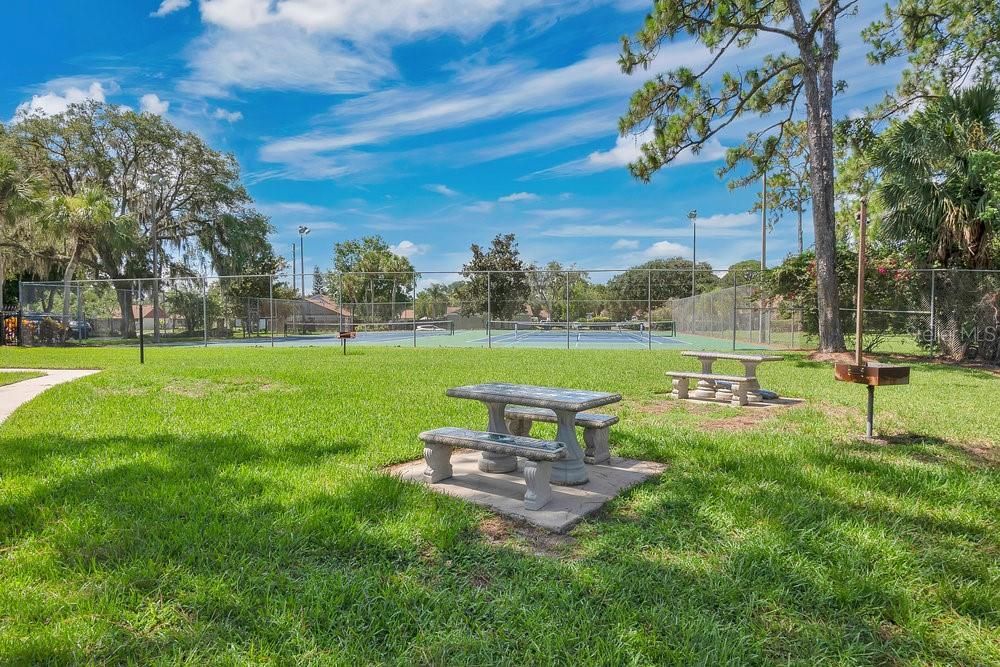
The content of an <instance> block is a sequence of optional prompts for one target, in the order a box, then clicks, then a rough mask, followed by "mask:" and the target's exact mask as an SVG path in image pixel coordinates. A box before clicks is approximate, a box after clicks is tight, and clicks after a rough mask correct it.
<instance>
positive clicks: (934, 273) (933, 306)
mask: <svg viewBox="0 0 1000 667" xmlns="http://www.w3.org/2000/svg"><path fill="white" fill-rule="evenodd" d="M936 278H937V269H931V344H930V350H929V354H930V356H932V357H933V356H934V348H935V347H936V346H937V304H936V300H937V295H936V294H935V293H934V291H935V287H936V284H935V283H936V282H937V280H936Z"/></svg>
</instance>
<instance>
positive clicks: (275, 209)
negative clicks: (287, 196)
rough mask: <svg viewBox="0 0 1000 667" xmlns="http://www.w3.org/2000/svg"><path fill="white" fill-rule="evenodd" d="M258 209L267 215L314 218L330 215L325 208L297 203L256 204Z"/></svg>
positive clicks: (328, 210)
mask: <svg viewBox="0 0 1000 667" xmlns="http://www.w3.org/2000/svg"><path fill="white" fill-rule="evenodd" d="M258 208H260V209H261V210H262V211H264V212H265V213H267V214H268V215H304V216H316V215H329V214H330V209H328V208H327V207H325V206H317V205H316V204H307V203H305V202H297V201H289V202H270V203H261V204H258Z"/></svg>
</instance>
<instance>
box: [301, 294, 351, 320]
mask: <svg viewBox="0 0 1000 667" xmlns="http://www.w3.org/2000/svg"><path fill="white" fill-rule="evenodd" d="M305 300H306V301H308V302H309V303H311V304H313V305H314V306H318V307H320V308H323V309H324V310H329V311H330V312H331V313H334V314H337V315H340V314H343V315H347V316H350V315H351V309H350V308H348V307H347V306H344V307H343V308H341V307H340V306H339V305H338V304H337V302H336V301H334V300H333V299H331V298H330V297H328V296H327V295H326V294H313V295H311V296H307V297H306V299H305Z"/></svg>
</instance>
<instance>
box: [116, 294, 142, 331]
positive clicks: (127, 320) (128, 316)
mask: <svg viewBox="0 0 1000 667" xmlns="http://www.w3.org/2000/svg"><path fill="white" fill-rule="evenodd" d="M115 291H116V292H117V293H118V308H119V309H120V310H121V314H122V330H121V336H122V338H123V339H125V338H131V337H132V335H133V334H134V333H135V326H134V319H133V317H132V290H130V289H128V288H126V289H117V286H116V290H115ZM139 316H140V317H142V313H139Z"/></svg>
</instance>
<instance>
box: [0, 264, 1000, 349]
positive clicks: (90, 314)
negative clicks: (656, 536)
mask: <svg viewBox="0 0 1000 667" xmlns="http://www.w3.org/2000/svg"><path fill="white" fill-rule="evenodd" d="M841 283H842V284H841V285H840V288H841V289H840V292H841V294H840V306H841V322H842V327H843V330H844V332H845V334H848V339H847V342H848V345H849V346H850V345H852V344H853V341H852V340H851V338H852V337H853V332H854V284H853V280H852V279H850V276H847V275H845V277H844V278H843V279H842V280H841ZM998 298H1000V272H997V271H960V270H912V269H909V270H903V269H896V270H893V271H892V272H890V273H888V274H886V273H885V269H884V268H878V269H877V270H874V271H872V272H870V276H869V280H868V282H866V290H865V342H864V344H865V347H866V348H867V349H869V350H874V351H880V352H893V353H908V354H923V355H931V354H944V355H946V356H950V357H953V358H969V357H973V358H978V359H983V360H987V361H998V360H1000V343H998V340H997V337H998V324H1000V306H998ZM19 308H20V311H19V313H18V319H17V320H16V321H15V320H14V319H13V317H14V316H13V315H12V314H7V315H6V316H5V321H4V330H5V332H8V330H9V331H13V332H18V333H19V336H16V335H11V336H10V337H11V338H16V339H17V340H19V341H20V343H21V344H23V345H122V344H126V345H127V344H136V343H138V342H139V340H140V339H141V340H142V341H143V342H144V343H145V344H152V345H211V344H229V345H246V344H249V345H272V346H277V345H324V344H331V343H339V342H340V340H341V336H342V334H348V335H350V336H351V337H352V344H354V343H368V344H373V345H396V346H401V345H405V346H413V347H439V346H456V347H518V346H526V347H548V348H588V347H589V348H625V349H643V348H645V349H733V350H740V349H809V348H811V347H814V346H815V344H816V334H817V328H818V325H817V316H816V306H815V288H814V287H813V288H812V289H811V290H810V288H809V283H808V281H805V282H803V281H801V280H799V282H795V281H791V282H790V281H789V280H788V278H787V276H786V275H784V274H782V273H781V270H780V269H779V270H776V271H763V272H762V271H742V272H741V271H729V272H713V271H704V270H698V271H690V270H664V269H644V268H633V269H625V270H596V271H591V270H583V269H564V270H531V271H489V272H452V273H447V272H420V273H388V272H370V273H331V274H328V275H327V276H326V280H325V281H324V286H323V288H322V289H317V290H316V293H315V294H309V295H306V296H303V295H302V294H301V292H300V291H299V290H297V289H296V287H295V286H294V285H293V284H292V281H291V280H290V279H289V277H288V276H284V275H274V276H271V275H258V276H221V277H218V276H208V277H206V276H187V277H176V278H169V279H167V278H165V279H161V280H158V281H157V280H152V279H141V280H124V279H123V280H97V281H73V282H69V283H63V282H35V283H28V282H26V283H22V284H21V287H20V306H19Z"/></svg>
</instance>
